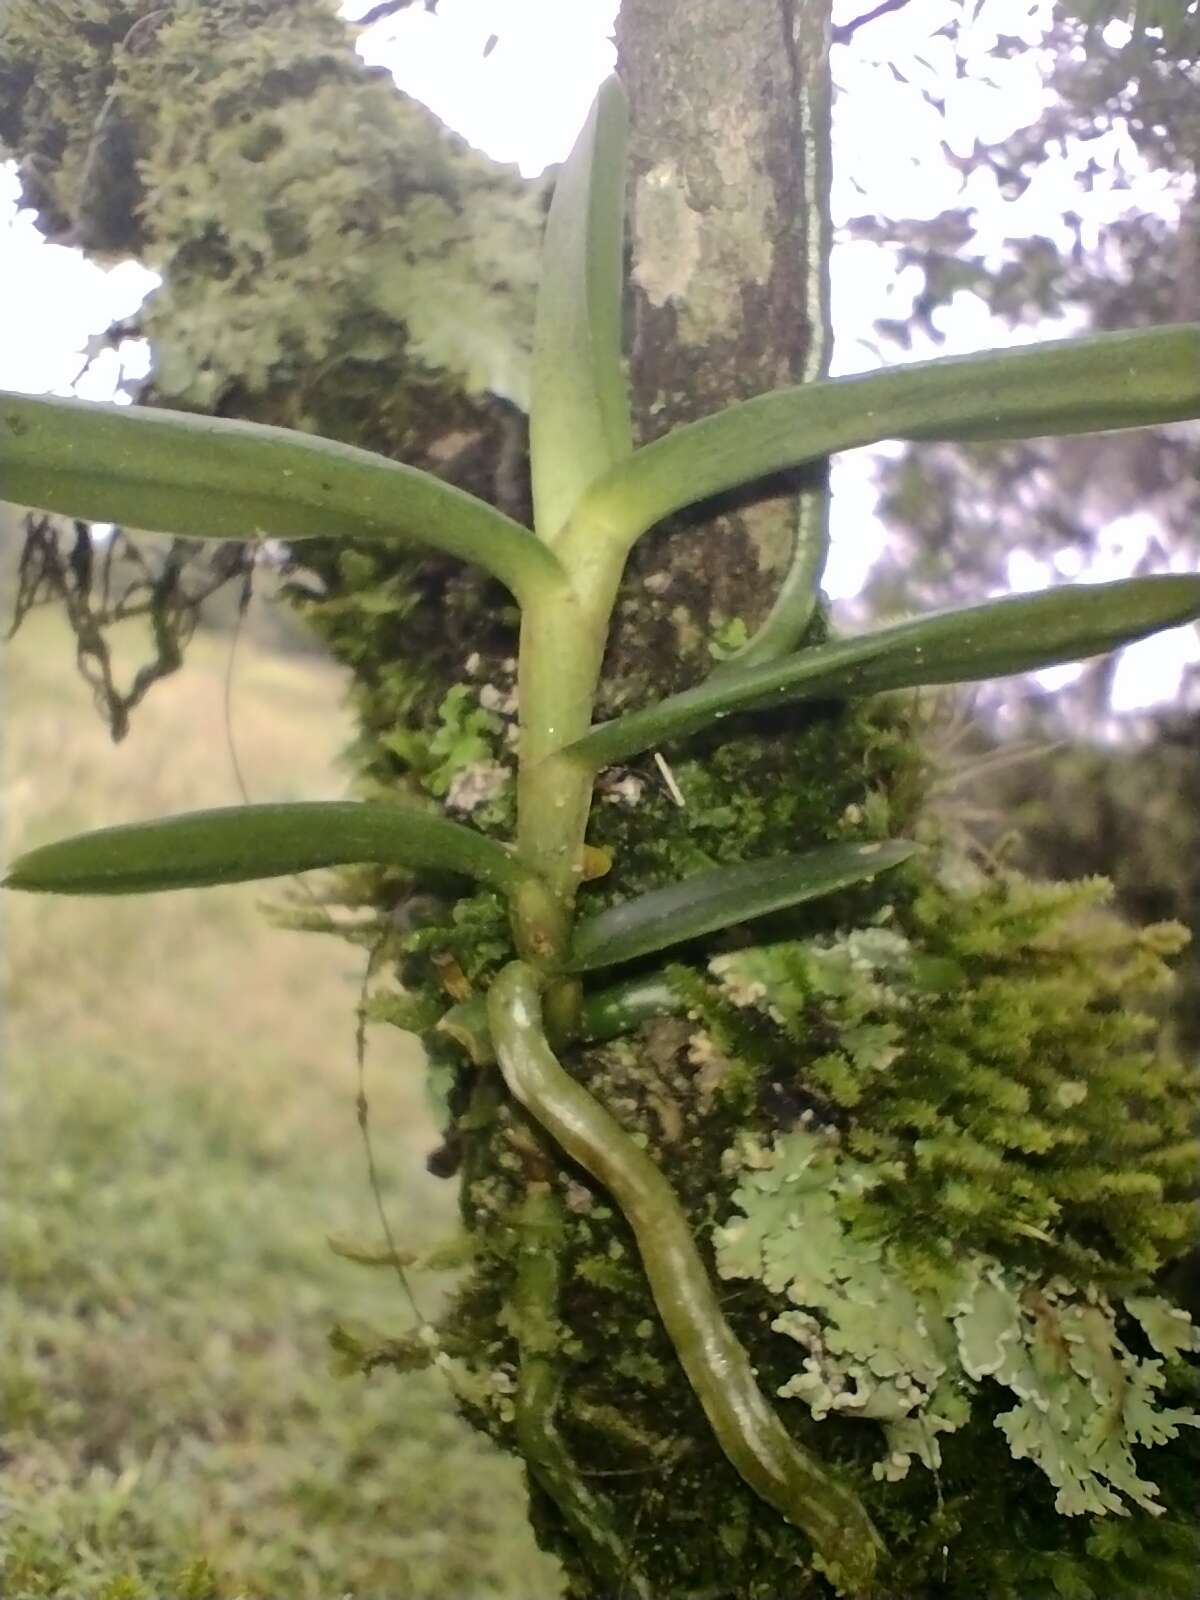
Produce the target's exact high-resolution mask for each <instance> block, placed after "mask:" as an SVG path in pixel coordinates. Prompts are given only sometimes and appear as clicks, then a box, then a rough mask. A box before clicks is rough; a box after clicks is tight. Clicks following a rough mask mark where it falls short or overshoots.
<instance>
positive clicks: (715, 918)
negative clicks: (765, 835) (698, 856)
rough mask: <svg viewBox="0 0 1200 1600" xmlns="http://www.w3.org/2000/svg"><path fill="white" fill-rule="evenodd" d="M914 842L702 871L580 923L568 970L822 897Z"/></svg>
mask: <svg viewBox="0 0 1200 1600" xmlns="http://www.w3.org/2000/svg"><path fill="white" fill-rule="evenodd" d="M916 848H917V847H916V845H915V844H912V843H910V842H909V841H908V840H907V839H890V840H888V841H886V842H885V843H882V844H834V845H827V846H825V848H823V849H821V850H813V851H810V852H809V853H808V854H807V855H802V856H773V857H771V858H770V859H769V860H767V861H750V862H747V863H745V864H744V865H742V866H737V867H718V868H717V869H716V870H715V871H713V872H702V873H698V874H697V875H696V876H695V877H693V878H685V879H684V881H683V882H682V883H673V884H671V885H670V886H669V887H668V888H665V889H654V890H652V891H651V893H649V894H643V895H638V896H637V897H636V898H635V899H633V900H626V901H625V902H624V903H623V904H621V905H619V906H613V907H612V908H611V909H610V910H608V911H602V912H601V913H600V915H599V916H597V917H592V918H591V919H590V920H589V921H587V922H582V923H580V925H579V927H578V928H577V929H576V932H575V939H574V942H573V943H572V946H571V962H570V966H571V969H572V971H574V972H592V971H595V969H596V968H598V967H612V966H616V965H617V963H618V962H621V961H633V960H634V959H636V957H638V956H645V955H650V954H652V953H653V952H654V951H655V950H665V949H667V948H668V946H670V945H673V944H683V943H684V942H685V941H686V940H688V939H698V938H700V936H701V935H702V934H706V933H714V932H716V930H717V929H719V928H729V927H732V926H733V925H734V923H738V922H747V921H748V920H749V919H750V918H751V917H762V916H766V915H767V913H768V912H771V911H784V910H786V909H787V908H788V907H789V906H794V905H799V904H800V902H801V901H803V900H816V899H819V898H820V897H821V896H822V895H827V894H833V893H834V891H835V890H837V889H844V888H846V887H847V886H848V885H849V884H852V883H861V882H863V881H864V879H867V878H873V877H875V876H876V874H877V873H880V872H883V871H884V870H885V869H886V868H888V867H894V866H897V865H898V864H899V863H900V862H901V861H905V860H907V859H908V857H909V856H910V855H912V853H913V851H914V850H915V849H916Z"/></svg>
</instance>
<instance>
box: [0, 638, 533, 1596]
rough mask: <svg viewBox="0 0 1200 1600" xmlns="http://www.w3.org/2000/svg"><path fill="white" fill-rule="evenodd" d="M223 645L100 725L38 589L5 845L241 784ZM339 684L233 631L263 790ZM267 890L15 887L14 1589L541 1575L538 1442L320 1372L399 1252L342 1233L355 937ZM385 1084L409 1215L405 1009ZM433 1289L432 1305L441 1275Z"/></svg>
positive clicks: (6, 1340) (5, 1380) (380, 1112)
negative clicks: (278, 912)
mask: <svg viewBox="0 0 1200 1600" xmlns="http://www.w3.org/2000/svg"><path fill="white" fill-rule="evenodd" d="M228 650H229V641H228V636H226V635H222V634H217V633H209V632H204V631H202V632H201V633H200V635H199V636H198V637H197V639H196V641H195V642H194V645H193V647H192V650H191V653H190V655H189V660H188V668H187V671H186V672H184V673H181V674H179V675H178V676H177V677H174V678H172V679H170V680H168V681H167V682H165V683H163V684H162V685H160V686H159V687H158V688H157V689H156V692H155V693H154V694H153V695H152V696H151V697H150V699H149V700H148V701H147V703H146V705H145V707H144V711H143V714H142V715H141V716H140V717H139V718H138V720H137V723H136V726H135V727H134V729H133V731H132V732H131V734H130V736H129V738H128V739H127V740H126V741H125V742H124V743H123V744H122V745H121V746H120V748H119V749H118V750H117V751H115V752H114V750H113V748H112V746H111V745H110V743H109V740H108V736H107V733H106V730H105V728H104V726H103V724H102V723H101V721H100V720H99V718H96V717H92V716H90V715H89V714H88V712H87V708H86V704H85V699H86V690H85V689H84V688H83V686H82V685H81V684H80V682H79V680H78V678H77V677H76V676H75V673H74V667H73V664H72V650H71V645H70V641H69V639H68V637H67V633H66V629H65V625H64V624H63V623H62V621H61V619H60V617H59V616H58V615H57V613H56V614H54V615H53V616H52V615H50V614H49V613H38V614H37V615H36V616H35V617H34V618H33V619H32V620H31V621H30V622H28V623H27V624H26V626H25V627H24V628H23V629H22V631H21V633H20V634H19V635H18V637H17V639H16V640H15V641H13V643H12V644H11V645H10V646H9V647H8V651H7V660H6V681H7V690H8V705H7V773H6V779H5V800H6V806H5V810H6V815H7V837H6V839H5V854H6V855H11V853H12V852H13V850H14V849H17V848H19V847H21V846H22V845H25V844H31V843H34V842H36V841H38V840H41V839H45V838H51V837H54V836H57V835H61V834H63V833H66V832H70V831H74V830H75V829H77V828H81V827H88V826H95V825H98V824H99V823H101V822H103V821H110V820H112V819H113V818H114V817H130V818H132V817H134V816H150V815H153V814H155V813H156V812H163V811H172V810H178V809H181V808H183V807H185V806H189V805H206V804H207V805H216V804H226V803H233V802H234V801H236V799H237V791H236V788H235V785H234V780H233V776H232V773H231V769H230V763H229V757H228V754H227V751H226V745H225V730H224V710H223V699H224V679H225V672H226V664H227V660H228ZM342 694H343V682H342V678H341V675H340V674H339V673H338V672H337V670H336V669H335V668H333V667H332V666H330V665H328V664H326V663H323V662H321V661H319V660H318V659H316V658H314V657H311V656H304V655H299V654H295V653H292V654H287V655H283V654H280V653H278V652H277V651H274V650H271V649H269V648H266V647H264V646H263V645H261V644H259V643H257V642H256V641H255V640H254V639H253V638H251V639H248V640H244V641H243V643H242V644H241V646H240V647H239V652H238V658H237V668H236V686H235V692H234V719H235V726H236V730H237V737H238V743H239V746H240V749H241V752H242V756H243V764H244V766H245V769H246V777H247V782H248V784H249V785H250V787H251V791H252V793H253V794H254V795H255V796H256V797H257V798H263V799H265V798H303V797H311V798H317V797H321V796H329V795H335V794H338V793H340V792H341V789H342V779H341V777H340V775H339V773H338V771H337V767H336V757H337V753H338V750H339V748H340V747H341V745H342V744H343V743H344V742H345V740H346V739H347V737H348V735H349V728H350V724H349V719H348V715H347V713H346V712H345V710H344V709H343V706H342ZM183 726H186V727H187V728H188V729H189V737H188V738H187V739H179V738H170V737H169V735H170V734H171V733H172V731H173V730H175V731H177V730H178V729H179V728H180V727H183ZM262 899H263V890H262V888H261V886H248V887H247V888H245V889H241V888H229V889H224V890H218V891H204V892H198V893H194V894H193V893H181V894H174V895H169V896H163V897H161V898H159V899H156V900H154V901H153V902H142V903H138V902H134V901H129V902H122V901H117V902H112V901H110V902H104V901H99V900H96V901H68V900H54V899H51V898H45V899H42V898H39V897H35V896H29V897H25V898H22V899H20V900H19V901H14V902H13V903H12V904H10V905H7V906H6V908H5V910H6V922H7V930H6V931H7V945H8V980H7V981H8V1001H9V1010H8V1028H7V1040H6V1051H5V1055H6V1063H5V1065H6V1075H7V1083H8V1095H7V1105H6V1118H7V1122H8V1137H7V1138H6V1141H5V1144H6V1150H5V1163H4V1172H3V1180H2V1181H3V1185H4V1188H3V1213H4V1214H3V1218H2V1220H0V1229H2V1231H3V1236H4V1238H5V1240H6V1241H7V1249H6V1260H5V1265H6V1269H7V1270H6V1273H5V1280H4V1284H3V1288H2V1289H0V1423H2V1426H3V1430H4V1431H3V1433H2V1434H0V1451H2V1452H3V1455H2V1457H0V1459H2V1461H3V1489H2V1491H0V1494H2V1499H0V1593H3V1594H4V1595H5V1597H6V1600H32V1597H33V1596H38V1597H41V1596H54V1597H56V1600H150V1597H151V1596H153V1597H160V1596H161V1597H162V1600H216V1597H218V1596H219V1597H221V1600H227V1597H228V1600H232V1597H233V1596H239V1597H240V1596H245V1597H247V1600H251V1597H255V1600H257V1597H262V1600H280V1597H282V1596H284V1595H286V1596H288V1597H289V1600H290V1597H296V1600H303V1597H313V1600H315V1597H317V1596H320V1597H321V1600H330V1597H332V1596H334V1595H342V1594H353V1595H354V1596H355V1597H356V1600H374V1597H382V1596H384V1595H387V1596H398V1595H404V1596H405V1597H410V1596H411V1597H412V1600H421V1597H426V1596H428V1597H430V1600H434V1597H437V1600H447V1597H450V1596H453V1597H455V1600H483V1597H484V1596H488V1597H491V1596H497V1597H501V1596H508V1597H512V1600H550V1597H551V1596H553V1595H555V1594H557V1592H558V1583H557V1578H556V1573H555V1569H554V1564H553V1563H552V1562H551V1561H550V1560H549V1559H548V1558H546V1557H544V1556H541V1555H540V1554H539V1553H538V1552H537V1551H536V1550H535V1548H534V1545H533V1540H532V1537H531V1535H530V1533H529V1530H528V1527H527V1524H526V1520H525V1504H524V1500H525V1496H524V1488H523V1484H522V1481H521V1474H520V1470H519V1468H518V1467H517V1465H516V1463H515V1462H512V1461H506V1460H503V1459H502V1458H501V1457H500V1456H498V1455H497V1454H496V1453H494V1452H493V1451H492V1449H491V1448H490V1447H489V1445H488V1444H487V1442H486V1441H485V1440H483V1439H482V1438H481V1437H480V1436H479V1435H478V1434H475V1433H472V1432H470V1431H469V1430H468V1429H467V1428H466V1426H465V1425H464V1424H463V1423H461V1422H460V1421H459V1420H458V1418H457V1417H456V1416H455V1415H454V1413H453V1410H452V1407H451V1404H450V1401H449V1398H448V1395H447V1393H446V1392H445V1390H444V1388H443V1386H442V1385H441V1384H440V1382H439V1381H438V1379H437V1377H436V1376H428V1375H417V1376H415V1377H412V1378H409V1379H407V1380H404V1381H403V1382H397V1381H396V1379H395V1378H394V1376H391V1377H389V1376H387V1375H381V1376H379V1377H378V1378H376V1379H374V1380H364V1379H362V1378H361V1377H357V1376H356V1377H350V1378H342V1377H339V1376H338V1375H336V1374H335V1372H334V1371H333V1368H332V1364H331V1356H330V1349H329V1345H328V1333H329V1328H330V1324H331V1322H332V1320H333V1318H334V1316H335V1315H351V1316H358V1317H360V1318H361V1319H363V1320H364V1321H366V1322H368V1323H370V1324H371V1325H372V1326H374V1327H376V1328H379V1329H381V1330H383V1331H390V1330H392V1329H397V1330H398V1329H399V1328H407V1327H409V1326H411V1313H410V1312H409V1308H408V1306H407V1305H406V1304H405V1302H404V1301H403V1299H402V1298H401V1295H400V1290H399V1286H398V1285H397V1283H396V1281H395V1279H394V1278H393V1277H392V1276H391V1275H390V1274H388V1273H379V1272H371V1271H368V1270H366V1269H363V1268H361V1267H357V1266H354V1265H352V1264H351V1263H349V1262H346V1261H344V1260H341V1259H339V1258H338V1257H336V1256H334V1255H333V1253H332V1252H331V1251H330V1250H329V1249H328V1247H327V1245H326V1243H325V1236H326V1234H329V1233H334V1234H349V1235H351V1236H355V1237H360V1238H368V1239H374V1238H376V1237H377V1236H378V1231H379V1230H378V1224H377V1222H376V1220H375V1213H374V1208H373V1204H372V1200H371V1196H370V1192H369V1189H368V1185H367V1182H366V1176H365V1168H364V1164H363V1156H362V1146H361V1143H360V1138H359V1133H358V1128H357V1125H356V1121H355V1105H354V1101H355V1092H356V1081H355V1071H354V1050H353V1012H354V1006H355V1003H356V1000H357V994H358V985H359V981H360V971H359V959H358V957H357V955H356V953H355V952H354V951H353V950H351V949H350V948H349V947H347V946H346V945H344V944H342V943H341V942H340V941H336V940H330V939H322V938H309V937H307V936H304V935H300V934H288V933H282V932H279V931H277V930H275V929H273V928H271V927H270V926H269V925H268V923H267V922H266V920H265V919H264V918H263V916H262V915H261V913H260V904H261V901H262ZM367 1088H368V1093H369V1098H370V1105H371V1122H372V1128H373V1133H374V1139H375V1144H376V1149H377V1154H378V1157H379V1164H380V1168H381V1174H382V1180H383V1192H384V1197H385V1201H386V1203H387V1206H388V1209H389V1211H390V1212H391V1213H392V1214H393V1215H394V1216H395V1217H397V1218H400V1217H402V1218H403V1221H404V1228H405V1236H406V1239H407V1240H409V1241H411V1242H414V1243H416V1244H420V1243H421V1242H422V1241H423V1240H425V1239H429V1238H433V1237H436V1236H437V1235H438V1234H439V1232H440V1231H441V1230H444V1229H445V1228H447V1227H448V1226H449V1225H450V1222H451V1219H452V1213H453V1193H452V1189H451V1186H450V1185H447V1184H443V1183H439V1182H438V1181H437V1180H436V1179H434V1178H431V1177H429V1176H428V1175H427V1174H426V1173H425V1170H424V1159H423V1158H424V1155H425V1153H426V1152H427V1151H428V1150H429V1149H430V1148H432V1146H433V1144H434V1143H435V1142H436V1137H435V1135H434V1133H433V1131H432V1128H433V1124H432V1121H431V1118H430V1116H429V1114H428V1112H427V1109H426V1106H425V1101H424V1089H423V1086H422V1081H421V1074H420V1072H419V1070H418V1063H417V1058H416V1055H415V1051H414V1050H413V1049H412V1048H407V1047H406V1044H405V1040H404V1038H403V1036H402V1035H400V1034H398V1033H397V1032H396V1030H395V1029H391V1028H389V1029H377V1030H374V1032H373V1040H372V1044H371V1049H370V1053H369V1056H368V1067H367ZM17 1130H19V1132H18V1131H17ZM418 1292H419V1295H420V1297H421V1299H422V1302H423V1306H424V1308H425V1309H426V1310H427V1311H429V1310H432V1309H433V1308H434V1307H435V1306H436V1303H437V1293H438V1290H437V1286H436V1285H435V1284H433V1283H431V1282H426V1283H422V1284H419V1285H418Z"/></svg>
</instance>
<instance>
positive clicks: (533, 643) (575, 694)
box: [513, 522, 626, 972]
mask: <svg viewBox="0 0 1200 1600" xmlns="http://www.w3.org/2000/svg"><path fill="white" fill-rule="evenodd" d="M560 549H561V559H562V561H563V565H564V566H565V567H566V569H567V573H568V578H569V582H568V583H567V584H565V585H555V586H554V587H553V588H548V589H545V590H541V591H539V592H538V593H536V594H535V595H533V596H532V597H531V599H530V601H529V602H528V604H527V605H526V608H525V611H524V613H523V616H522V622H521V652H520V666H519V680H518V682H519V692H520V702H521V742H520V759H519V772H518V778H517V853H518V855H519V857H520V858H521V860H522V861H523V862H524V863H525V864H526V865H527V866H529V867H532V868H533V870H534V872H535V873H536V874H537V878H538V881H539V884H540V885H541V886H542V888H543V892H541V893H540V894H537V893H534V892H533V891H532V890H531V891H529V892H527V893H526V894H525V896H523V897H522V896H520V895H518V896H517V897H516V899H515V900H514V905H513V926H514V932H515V935H516V940H517V948H518V950H519V952H520V953H521V955H522V956H523V957H524V958H525V959H526V960H528V961H530V962H531V963H532V964H533V965H534V966H536V967H538V968H539V969H540V970H542V971H545V972H555V971H557V970H560V969H561V968H562V966H563V964H564V963H565V961H566V958H567V951H568V948H569V945H570V936H571V923H572V917H573V913H574V905H575V896H576V893H577V891H578V888H579V884H580V882H581V880H582V877H583V841H584V835H585V833H586V832H587V821H588V814H589V812H590V810H591V804H592V773H591V772H590V771H588V770H587V769H586V768H584V767H582V766H581V765H580V763H578V762H575V761H563V760H561V759H559V752H560V751H561V750H562V749H563V748H564V747H565V746H566V745H569V744H572V743H573V742H574V741H575V740H576V739H580V738H582V737H583V735H584V734H585V733H586V732H587V731H588V729H589V728H590V726H591V721H592V708H593V705H594V703H595V697H596V685H597V683H598V681H599V678H600V667H601V663H602V662H603V659H604V647H605V644H606V642H607V639H608V626H609V619H610V617H611V615H612V608H613V603H614V601H615V599H616V594H617V585H618V584H619V583H620V580H621V572H622V569H623V568H624V565H625V554H626V552H625V548H624V547H623V546H622V545H621V544H620V543H619V542H618V540H617V539H616V538H615V537H613V536H612V533H611V531H610V530H609V529H608V528H606V527H604V526H599V525H596V524H595V523H594V522H593V523H590V524H588V525H585V526H577V525H575V524H573V523H568V525H567V527H566V528H565V529H564V530H563V534H562V541H561V547H560Z"/></svg>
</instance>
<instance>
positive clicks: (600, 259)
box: [529, 78, 633, 539]
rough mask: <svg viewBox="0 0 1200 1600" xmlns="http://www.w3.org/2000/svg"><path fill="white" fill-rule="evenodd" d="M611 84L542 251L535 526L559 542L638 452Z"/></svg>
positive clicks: (562, 183)
mask: <svg viewBox="0 0 1200 1600" xmlns="http://www.w3.org/2000/svg"><path fill="white" fill-rule="evenodd" d="M628 122H629V111H628V106H627V104H626V100H625V91H624V90H623V89H622V88H621V85H620V83H619V82H618V81H617V79H616V78H609V80H608V81H607V82H606V83H604V84H602V85H601V87H600V92H599V94H598V95H597V96H596V99H595V102H594V104H593V106H592V109H591V113H590V115H589V116H588V119H587V122H586V123H585V124H584V128H583V131H582V133H581V134H580V135H579V138H578V139H577V140H576V142H575V148H574V149H573V150H572V151H571V154H570V156H569V157H568V158H567V161H566V164H565V165H564V167H563V169H562V172H561V173H560V174H559V177H558V182H557V183H556V185H555V189H554V200H553V203H552V205H551V207H550V215H549V217H548V219H547V222H546V237H545V243H544V245H543V249H542V281H541V287H540V289H539V291H538V304H537V323H536V326H535V330H534V349H533V390H532V404H531V408H530V418H529V435H530V453H531V457H532V472H533V504H534V524H535V526H536V527H537V530H538V532H539V533H540V534H541V536H542V537H543V538H544V539H552V538H553V537H554V535H555V534H556V533H557V532H558V530H559V528H560V527H561V526H562V525H563V523H564V522H566V520H567V518H568V517H569V516H570V514H571V511H572V509H573V508H574V505H575V502H576V501H577V500H578V499H579V496H580V495H581V494H582V492H583V490H584V489H586V488H587V486H588V484H589V483H591V482H592V480H593V479H594V478H597V477H599V475H600V474H601V473H603V472H606V471H607V470H608V468H609V467H611V466H612V465H613V464H614V463H615V462H617V461H621V460H623V459H624V458H625V457H626V456H628V455H629V454H630V452H631V451H632V449H633V436H632V432H631V426H630V420H629V395H628V391H627V389H626V386H625V378H624V374H623V372H622V370H621V280H622V256H623V243H624V219H625V138H626V130H627V126H628Z"/></svg>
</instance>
